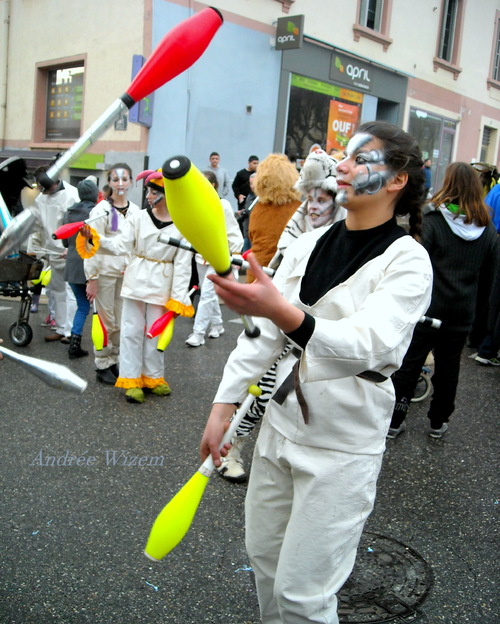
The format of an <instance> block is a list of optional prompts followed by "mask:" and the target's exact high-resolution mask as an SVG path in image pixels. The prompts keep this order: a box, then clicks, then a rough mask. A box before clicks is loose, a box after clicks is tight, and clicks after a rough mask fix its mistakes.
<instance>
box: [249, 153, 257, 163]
mask: <svg viewBox="0 0 500 624" xmlns="http://www.w3.org/2000/svg"><path fill="white" fill-rule="evenodd" d="M252 160H259V157H258V156H255V155H254V154H252V155H251V156H249V157H248V162H252Z"/></svg>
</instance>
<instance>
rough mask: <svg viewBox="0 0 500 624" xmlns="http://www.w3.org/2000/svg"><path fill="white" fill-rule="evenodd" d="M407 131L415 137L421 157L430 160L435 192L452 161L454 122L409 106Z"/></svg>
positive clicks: (433, 190)
mask: <svg viewBox="0 0 500 624" xmlns="http://www.w3.org/2000/svg"><path fill="white" fill-rule="evenodd" d="M408 132H409V133H410V134H411V135H412V136H413V137H414V138H415V140H416V141H417V143H418V145H419V147H420V149H421V150H422V158H423V160H426V159H427V158H430V159H431V161H432V166H431V172H432V187H431V188H432V192H436V191H437V190H438V189H439V188H440V186H441V183H442V181H443V177H444V174H445V171H446V168H447V167H448V165H449V164H450V163H451V162H453V149H454V143H455V133H456V122H455V121H454V120H452V119H446V118H444V117H440V116H438V115H433V114H432V113H428V112H427V111H424V110H421V109H417V108H411V109H410V122H409V126H408Z"/></svg>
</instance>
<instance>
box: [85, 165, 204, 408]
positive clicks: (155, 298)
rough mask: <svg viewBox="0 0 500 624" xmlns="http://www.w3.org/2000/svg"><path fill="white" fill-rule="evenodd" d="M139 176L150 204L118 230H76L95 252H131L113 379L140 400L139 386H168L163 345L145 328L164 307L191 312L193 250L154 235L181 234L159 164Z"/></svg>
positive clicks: (160, 390) (161, 390) (164, 389)
mask: <svg viewBox="0 0 500 624" xmlns="http://www.w3.org/2000/svg"><path fill="white" fill-rule="evenodd" d="M142 178H145V179H146V186H147V189H148V192H147V195H146V200H147V202H148V204H149V207H148V208H147V209H146V210H138V211H135V212H134V213H133V214H131V215H130V216H128V217H127V221H126V223H125V226H124V228H123V230H122V231H121V232H120V234H118V235H116V236H110V237H107V236H103V237H97V240H96V237H95V234H94V232H92V231H91V228H90V227H89V226H85V227H84V228H83V230H82V231H81V233H82V235H83V236H84V237H85V238H86V239H89V238H92V242H93V243H94V244H95V247H96V248H97V254H96V255H100V254H103V255H104V254H106V255H109V254H111V255H112V256H117V257H128V258H130V260H129V263H128V265H127V268H126V270H125V275H124V278H123V286H122V289H121V297H122V299H123V311H122V322H121V338H120V358H121V359H120V373H119V376H118V378H117V379H116V383H115V386H116V387H117V388H124V389H125V398H126V400H127V401H128V402H129V403H143V402H144V400H145V396H144V390H146V391H148V392H151V393H152V394H155V395H157V396H167V395H169V394H170V392H171V389H170V386H169V384H168V383H167V382H166V381H165V379H164V374H165V363H164V355H165V354H164V351H159V350H158V349H157V343H158V341H157V339H149V338H147V336H146V332H145V328H149V327H151V325H152V324H153V323H154V322H155V321H156V320H158V319H159V318H160V317H161V316H163V315H164V314H165V312H166V311H172V312H175V313H176V314H179V315H181V316H187V317H191V316H193V315H194V308H193V306H192V305H191V300H190V299H189V296H188V288H189V280H190V277H191V260H192V254H191V252H190V251H186V250H184V249H178V248H177V247H173V246H171V245H165V244H164V243H162V242H159V241H158V235H159V234H160V231H161V232H162V233H163V234H165V236H167V237H169V236H171V237H173V238H177V239H178V240H185V239H183V237H182V235H181V233H180V232H179V230H178V229H177V228H176V227H175V225H174V224H173V222H172V219H171V217H170V213H169V211H168V207H167V203H166V201H165V191H164V187H163V175H162V173H161V169H159V170H157V171H151V170H148V171H144V172H142V173H140V174H139V176H138V178H137V179H142ZM87 245H88V243H87Z"/></svg>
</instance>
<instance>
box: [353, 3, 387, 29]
mask: <svg viewBox="0 0 500 624" xmlns="http://www.w3.org/2000/svg"><path fill="white" fill-rule="evenodd" d="M383 8H384V0H361V9H360V12H359V23H360V24H361V25H362V26H366V27H367V28H371V29H372V30H377V31H378V32H380V25H381V17H382V10H383Z"/></svg>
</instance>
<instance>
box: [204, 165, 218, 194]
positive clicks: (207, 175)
mask: <svg viewBox="0 0 500 624" xmlns="http://www.w3.org/2000/svg"><path fill="white" fill-rule="evenodd" d="M203 175H204V176H205V178H206V179H207V180H208V181H209V182H210V184H211V185H212V186H213V187H214V188H215V190H217V189H218V188H219V181H218V180H217V176H216V175H215V173H214V172H213V171H210V170H207V171H204V172H203Z"/></svg>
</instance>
